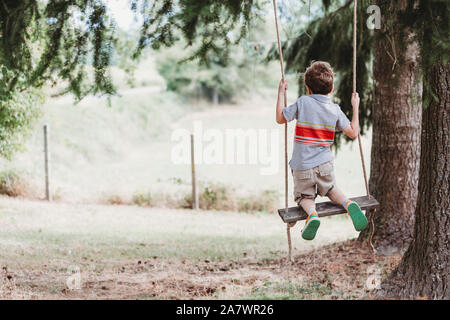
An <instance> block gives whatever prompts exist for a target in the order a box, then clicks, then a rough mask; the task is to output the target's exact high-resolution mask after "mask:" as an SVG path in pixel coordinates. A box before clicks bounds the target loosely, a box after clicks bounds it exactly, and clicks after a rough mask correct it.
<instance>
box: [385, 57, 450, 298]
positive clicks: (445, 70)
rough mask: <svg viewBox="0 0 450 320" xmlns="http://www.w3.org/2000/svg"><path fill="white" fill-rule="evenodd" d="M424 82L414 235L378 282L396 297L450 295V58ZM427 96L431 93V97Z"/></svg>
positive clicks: (389, 294)
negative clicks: (426, 98) (427, 101)
mask: <svg viewBox="0 0 450 320" xmlns="http://www.w3.org/2000/svg"><path fill="white" fill-rule="evenodd" d="M427 79H428V81H427V83H428V84H429V85H430V88H431V90H432V91H433V95H434V96H435V97H437V100H438V101H436V100H433V101H432V102H431V103H430V105H429V106H428V107H427V108H426V109H425V110H424V114H423V121H422V127H423V131H422V154H421V166H420V178H419V197H418V205H417V209H416V213H415V214H416V222H415V227H414V237H413V241H412V243H411V245H410V247H409V248H408V250H407V251H406V253H405V255H404V256H403V259H402V261H401V262H400V264H399V266H398V267H397V268H396V269H395V270H394V271H393V273H392V274H391V276H390V277H389V278H388V280H387V281H386V282H385V283H384V284H383V285H382V287H384V288H383V289H384V290H386V292H387V295H388V296H391V297H397V298H419V297H422V298H424V297H426V298H428V299H447V300H448V299H450V288H449V284H450V283H449V280H450V264H449V253H450V198H449V195H448V191H449V188H450V183H449V176H450V173H449V161H450V138H449V130H450V113H449V111H450V91H449V89H448V88H449V86H450V63H447V64H446V65H445V66H444V65H443V64H442V63H436V64H435V65H434V66H433V67H432V68H431V70H430V71H429V76H428V77H427ZM430 98H431V97H430Z"/></svg>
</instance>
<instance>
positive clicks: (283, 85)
mask: <svg viewBox="0 0 450 320" xmlns="http://www.w3.org/2000/svg"><path fill="white" fill-rule="evenodd" d="M287 88H288V83H287V81H286V80H284V81H283V80H281V81H280V85H279V86H278V99H277V110H276V120H277V123H279V124H283V123H286V118H285V117H284V115H283V109H284V103H283V102H284V97H285V96H286V95H285V93H286V90H287Z"/></svg>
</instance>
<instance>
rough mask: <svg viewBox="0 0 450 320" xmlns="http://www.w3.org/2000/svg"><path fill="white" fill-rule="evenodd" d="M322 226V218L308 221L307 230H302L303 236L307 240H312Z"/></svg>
mask: <svg viewBox="0 0 450 320" xmlns="http://www.w3.org/2000/svg"><path fill="white" fill-rule="evenodd" d="M319 227H320V220H312V221H311V222H309V223H308V225H307V226H306V228H305V230H303V232H302V238H303V239H305V240H312V239H314V237H315V236H316V233H317V229H319Z"/></svg>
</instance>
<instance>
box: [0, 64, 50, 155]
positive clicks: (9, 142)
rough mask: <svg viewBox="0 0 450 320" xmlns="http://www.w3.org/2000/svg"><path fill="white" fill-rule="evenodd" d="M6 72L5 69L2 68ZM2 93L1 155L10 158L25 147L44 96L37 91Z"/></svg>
mask: <svg viewBox="0 0 450 320" xmlns="http://www.w3.org/2000/svg"><path fill="white" fill-rule="evenodd" d="M2 69H3V70H5V67H3V68H2ZM4 90H5V89H4V88H1V89H0V91H3V92H1V93H0V154H2V155H3V156H4V157H6V158H10V157H11V155H12V154H13V152H14V151H15V150H17V149H18V148H20V147H21V146H22V145H23V142H24V140H25V138H26V137H27V136H28V134H29V132H30V127H31V125H32V123H33V121H34V120H35V119H36V118H37V117H38V115H39V114H40V109H39V105H40V104H41V103H42V101H43V97H42V94H41V93H40V92H39V91H38V90H36V89H28V90H24V91H22V92H21V91H19V90H17V89H15V90H11V91H9V92H4Z"/></svg>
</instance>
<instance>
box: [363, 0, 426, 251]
mask: <svg viewBox="0 0 450 320" xmlns="http://www.w3.org/2000/svg"><path fill="white" fill-rule="evenodd" d="M378 5H379V6H380V8H381V12H382V16H383V26H382V29H380V30H378V31H375V32H376V33H375V39H374V63H373V77H374V99H373V113H372V117H373V137H372V154H371V168H370V183H369V187H370V193H371V194H372V195H373V196H374V197H375V198H376V199H377V200H378V201H379V202H380V208H379V209H378V210H377V212H376V214H375V215H374V224H375V233H374V236H373V244H374V246H375V248H376V249H377V250H378V252H381V253H394V252H398V251H400V252H403V251H404V250H405V249H406V248H407V247H408V244H409V242H410V240H411V237H412V229H413V225H414V211H415V207H416V199H417V184H418V177H419V159H420V130H421V115H422V103H421V101H422V81H421V77H420V74H417V70H418V64H419V61H418V59H419V58H418V56H419V47H418V43H417V37H416V36H415V35H414V34H413V33H412V31H411V30H408V29H405V30H402V32H399V30H397V29H396V28H397V26H398V24H399V22H398V21H397V20H398V18H397V15H398V13H399V12H401V11H402V10H405V8H406V0H402V1H378ZM368 236H369V230H368V229H366V230H364V231H363V232H361V234H360V236H359V240H366V239H367V237H368Z"/></svg>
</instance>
